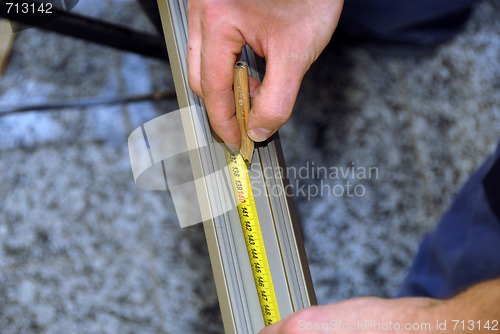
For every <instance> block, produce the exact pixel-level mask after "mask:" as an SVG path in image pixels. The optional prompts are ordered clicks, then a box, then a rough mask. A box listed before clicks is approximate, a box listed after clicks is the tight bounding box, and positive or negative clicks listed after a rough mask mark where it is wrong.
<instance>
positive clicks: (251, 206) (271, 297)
mask: <svg viewBox="0 0 500 334" xmlns="http://www.w3.org/2000/svg"><path fill="white" fill-rule="evenodd" d="M226 160H227V163H228V168H229V174H230V177H231V182H232V186H233V190H234V193H235V196H236V201H237V204H238V215H239V217H240V220H241V227H242V229H243V236H244V238H245V243H246V246H247V251H248V257H249V260H250V265H251V267H252V273H253V277H254V281H255V287H256V288H257V293H258V297H259V302H260V306H261V310H262V315H263V317H264V323H265V325H266V326H267V325H271V324H273V323H275V322H278V321H279V320H280V312H279V308H278V300H277V298H276V292H275V290H274V284H273V279H272V275H271V269H270V267H269V261H268V259H267V254H266V248H265V245H264V238H263V235H262V230H261V228H260V221H259V216H258V214H257V207H256V205H255V199H254V197H253V192H252V186H251V183H250V176H249V175H248V169H247V167H246V164H245V161H244V160H243V158H242V157H241V155H240V154H232V153H229V152H226Z"/></svg>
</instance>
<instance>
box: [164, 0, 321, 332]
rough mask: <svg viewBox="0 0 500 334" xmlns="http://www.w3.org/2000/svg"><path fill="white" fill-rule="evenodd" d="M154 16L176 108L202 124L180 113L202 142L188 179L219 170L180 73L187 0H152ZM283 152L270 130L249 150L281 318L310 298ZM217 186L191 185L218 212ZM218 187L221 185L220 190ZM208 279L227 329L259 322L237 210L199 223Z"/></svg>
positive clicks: (199, 108)
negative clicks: (159, 22) (155, 4)
mask: <svg viewBox="0 0 500 334" xmlns="http://www.w3.org/2000/svg"><path fill="white" fill-rule="evenodd" d="M158 7H159V9H160V16H161V18H162V24H163V29H164V35H165V39H166V44H167V50H168V55H169V59H170V66H171V69H172V74H173V77H174V83H175V89H176V93H177V98H178V102H179V107H180V108H185V107H189V106H194V108H195V109H196V113H197V116H198V118H199V119H201V120H202V129H199V127H197V126H195V122H194V120H193V119H192V117H191V116H189V114H186V116H184V118H183V119H182V123H183V127H184V131H185V135H186V141H187V143H188V146H191V147H200V146H202V145H198V143H200V142H208V149H206V150H196V149H194V150H191V151H190V161H191V166H192V168H193V176H194V178H195V179H198V180H204V179H205V176H207V175H211V174H213V173H214V172H216V171H218V170H221V169H222V168H223V167H224V166H225V165H226V161H225V157H224V152H223V149H222V148H221V146H220V145H218V144H217V142H218V141H220V140H219V139H218V138H217V136H215V135H214V134H212V132H211V130H210V126H209V122H208V118H207V115H206V112H205V107H204V104H203V101H202V100H201V99H199V98H198V97H197V96H196V95H195V94H194V93H193V92H192V91H191V90H190V89H189V87H188V80H187V64H186V50H187V2H186V1H185V0H158ZM243 59H244V60H246V61H247V62H248V63H249V65H250V74H251V75H252V76H254V77H256V78H261V75H260V74H259V72H258V71H257V70H256V68H257V62H258V60H257V59H256V57H255V55H254V54H253V53H252V52H251V51H250V50H249V49H248V48H245V49H244V52H243ZM283 170H285V169H284V162H283V156H282V151H281V146H280V143H279V138H278V136H277V135H275V136H274V137H273V139H272V140H271V141H269V142H267V143H266V144H265V145H261V146H259V147H258V148H257V149H256V153H255V156H254V159H253V162H252V165H251V170H250V178H251V181H252V188H253V189H254V193H260V194H262V195H261V196H256V198H255V201H256V206H257V211H258V214H259V218H260V221H261V228H262V232H263V235H264V241H265V245H266V252H267V254H268V258H269V264H270V268H271V273H272V276H273V280H274V284H275V290H276V295H277V299H278V304H279V308H280V312H281V317H282V318H285V317H286V316H287V315H289V314H291V313H292V312H295V311H297V310H299V309H302V308H305V307H308V306H310V305H313V304H315V303H316V299H315V294H314V290H313V287H312V281H311V277H310V273H309V268H308V265H307V260H306V257H305V253H304V248H303V242H302V238H301V233H300V227H299V225H298V222H297V219H296V215H295V214H294V213H293V207H292V203H291V199H290V198H288V197H287V196H286V195H285V191H284V190H285V189H286V188H285V186H286V180H285V179H284V175H282V171H283ZM219 186H220V189H222V188H223V185H222V184H221V185H217V184H215V185H214V184H210V185H208V184H206V182H200V183H199V184H197V196H198V202H199V203H200V204H202V206H203V207H202V208H201V210H202V211H203V210H205V211H208V212H207V214H206V215H203V216H205V217H212V216H213V215H210V212H212V211H217V208H218V207H219V206H220V203H217V201H215V200H214V196H213V195H212V196H211V195H210V194H209V189H210V191H212V192H213V190H214V189H217V188H218V187H219ZM221 191H222V190H221ZM203 224H204V229H205V235H206V239H207V243H208V249H209V253H210V260H211V263H212V269H213V273H214V278H215V285H216V288H217V293H218V297H219V303H220V308H221V313H222V319H223V322H224V328H225V331H226V333H256V332H258V331H259V330H260V329H261V328H263V327H264V321H263V317H262V313H261V310H260V305H259V300H258V296H257V290H256V288H255V284H254V282H253V278H252V271H251V267H250V262H249V259H248V255H247V250H246V247H245V241H244V238H243V232H242V230H241V224H240V221H239V217H238V214H237V212H236V210H232V211H230V212H228V213H226V214H223V215H221V216H218V217H216V218H211V219H208V220H206V221H204V222H203Z"/></svg>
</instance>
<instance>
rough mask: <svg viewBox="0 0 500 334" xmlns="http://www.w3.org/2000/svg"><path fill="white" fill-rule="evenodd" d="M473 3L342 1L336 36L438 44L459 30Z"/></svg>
mask: <svg viewBox="0 0 500 334" xmlns="http://www.w3.org/2000/svg"><path fill="white" fill-rule="evenodd" d="M474 3H475V0H404V1H401V0H345V1H344V10H343V12H342V16H341V19H340V22H339V26H338V29H337V33H338V34H343V35H347V36H349V37H351V38H353V39H361V40H378V41H385V42H404V43H411V44H416V45H431V46H432V45H437V44H439V43H442V42H443V41H446V40H447V39H449V38H450V37H452V36H454V35H455V34H456V33H457V32H459V31H460V29H461V27H462V26H463V24H464V23H465V22H466V21H467V19H468V17H469V14H470V12H471V8H472V6H473V4H474Z"/></svg>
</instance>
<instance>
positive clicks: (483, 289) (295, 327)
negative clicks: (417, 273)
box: [260, 278, 500, 334]
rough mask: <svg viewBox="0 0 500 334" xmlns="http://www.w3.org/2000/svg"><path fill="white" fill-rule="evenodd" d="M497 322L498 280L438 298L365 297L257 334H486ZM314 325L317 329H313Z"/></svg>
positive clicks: (312, 309) (314, 309)
mask: <svg viewBox="0 0 500 334" xmlns="http://www.w3.org/2000/svg"><path fill="white" fill-rule="evenodd" d="M499 321H500V278H497V279H494V280H491V281H484V282H481V283H478V284H476V285H474V286H472V287H471V288H469V289H467V290H465V291H464V292H462V293H460V294H458V295H456V296H455V297H453V298H450V299H444V300H439V299H430V298H400V299H380V298H370V297H365V298H355V299H349V300H345V301H342V302H340V303H337V304H331V305H326V306H315V307H310V308H307V309H304V310H301V311H299V312H297V313H294V314H292V315H291V316H289V317H288V318H286V319H284V320H282V321H280V322H278V323H276V324H273V325H271V326H268V327H266V328H264V329H263V330H262V331H261V332H260V334H285V333H286V334H295V333H307V332H315V333H335V334H344V333H363V334H375V333H391V334H395V333H411V334H418V333H423V334H424V333H426V334H429V333H450V334H470V333H484V334H491V333H492V331H498V329H499V328H500V327H499V326H500V324H499ZM307 326H309V327H307ZM314 326H316V327H318V326H323V327H320V328H321V329H318V330H314V328H315V327H314ZM335 326H337V327H335ZM350 326H353V327H350Z"/></svg>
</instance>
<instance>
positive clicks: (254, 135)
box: [248, 128, 273, 142]
mask: <svg viewBox="0 0 500 334" xmlns="http://www.w3.org/2000/svg"><path fill="white" fill-rule="evenodd" d="M272 133H273V132H272V131H271V130H268V129H263V128H256V129H252V130H250V131H248V137H250V138H251V139H252V140H253V141H257V142H259V141H264V140H266V139H267V138H269V137H270V136H271V134H272Z"/></svg>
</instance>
